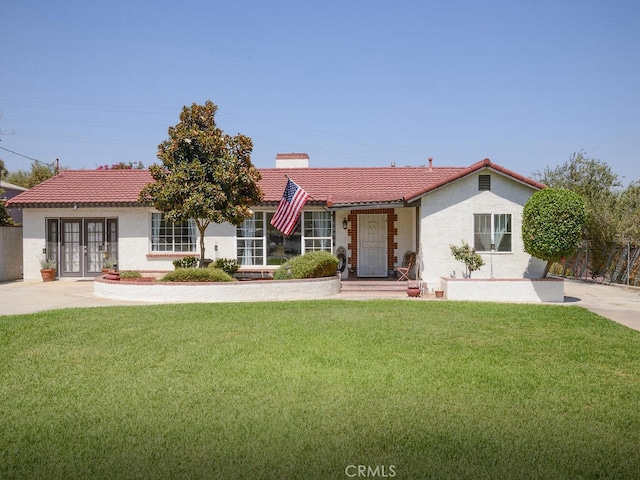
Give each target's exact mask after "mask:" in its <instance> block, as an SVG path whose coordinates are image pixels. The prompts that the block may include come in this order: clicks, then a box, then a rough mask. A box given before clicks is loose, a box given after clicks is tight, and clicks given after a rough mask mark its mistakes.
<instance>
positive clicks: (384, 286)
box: [342, 280, 407, 292]
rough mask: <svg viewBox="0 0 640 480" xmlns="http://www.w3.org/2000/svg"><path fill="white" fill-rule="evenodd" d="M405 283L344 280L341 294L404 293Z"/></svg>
mask: <svg viewBox="0 0 640 480" xmlns="http://www.w3.org/2000/svg"><path fill="white" fill-rule="evenodd" d="M406 290H407V282H398V281H395V280H377V281H376V280H345V281H343V282H342V291H343V292H405V291H406Z"/></svg>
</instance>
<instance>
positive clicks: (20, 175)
mask: <svg viewBox="0 0 640 480" xmlns="http://www.w3.org/2000/svg"><path fill="white" fill-rule="evenodd" d="M55 174H56V168H55V166H54V165H49V164H44V163H39V162H31V171H26V170H18V171H16V172H10V173H9V174H8V175H7V178H6V179H5V180H6V181H7V182H9V183H13V184H14V185H18V186H20V187H25V188H33V187H35V186H36V185H38V184H39V183H42V182H44V181H45V180H47V179H48V178H51V177H53V176H55ZM3 178H4V177H3Z"/></svg>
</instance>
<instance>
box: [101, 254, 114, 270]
mask: <svg viewBox="0 0 640 480" xmlns="http://www.w3.org/2000/svg"><path fill="white" fill-rule="evenodd" d="M115 266H116V261H115V259H114V258H111V257H107V258H105V259H104V260H103V261H102V273H109V270H111V269H112V268H114V267H115Z"/></svg>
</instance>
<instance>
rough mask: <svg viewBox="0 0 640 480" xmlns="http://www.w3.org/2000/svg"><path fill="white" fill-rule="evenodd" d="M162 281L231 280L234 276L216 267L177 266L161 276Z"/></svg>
mask: <svg viewBox="0 0 640 480" xmlns="http://www.w3.org/2000/svg"><path fill="white" fill-rule="evenodd" d="M162 281H163V282H233V281H234V278H233V277H231V276H230V275H228V274H227V273H225V272H224V271H222V270H220V269H217V268H177V269H175V270H174V271H173V272H169V273H167V274H166V275H165V276H164V277H162Z"/></svg>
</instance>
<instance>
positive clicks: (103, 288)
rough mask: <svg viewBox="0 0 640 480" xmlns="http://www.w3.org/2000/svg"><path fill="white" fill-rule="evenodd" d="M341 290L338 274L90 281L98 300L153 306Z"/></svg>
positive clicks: (308, 297)
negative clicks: (289, 277) (297, 277)
mask: <svg viewBox="0 0 640 480" xmlns="http://www.w3.org/2000/svg"><path fill="white" fill-rule="evenodd" d="M340 289H341V280H340V277H339V276H338V275H336V276H333V277H324V278H306V279H301V280H251V281H240V282H202V283H194V282H190V283H178V282H136V281H127V280H106V279H105V278H104V277H98V278H96V279H95V281H94V282H93V293H94V294H95V295H97V296H99V297H104V298H112V299H117V300H138V301H148V302H154V303H177V302H211V303H215V302H253V301H256V302H263V301H271V300H276V301H277V300H313V299H317V298H324V297H329V296H332V295H337V294H338V293H340Z"/></svg>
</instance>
